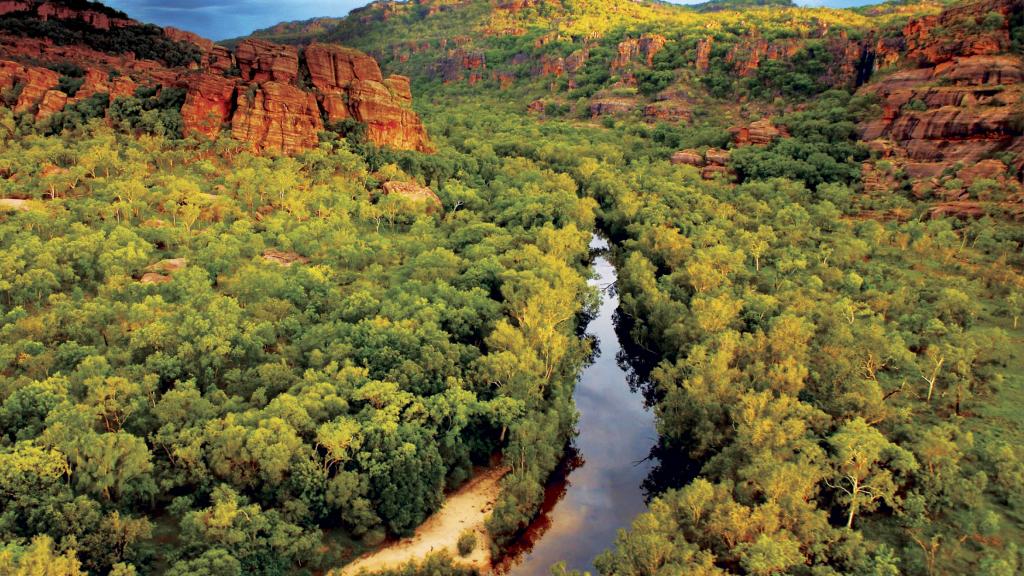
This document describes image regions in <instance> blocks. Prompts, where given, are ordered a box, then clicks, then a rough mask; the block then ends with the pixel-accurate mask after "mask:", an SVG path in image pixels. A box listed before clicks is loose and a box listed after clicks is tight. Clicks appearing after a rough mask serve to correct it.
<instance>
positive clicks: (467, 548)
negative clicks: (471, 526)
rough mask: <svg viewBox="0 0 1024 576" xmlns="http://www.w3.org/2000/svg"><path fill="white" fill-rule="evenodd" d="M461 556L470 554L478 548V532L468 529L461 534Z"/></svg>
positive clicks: (459, 545) (459, 546)
mask: <svg viewBox="0 0 1024 576" xmlns="http://www.w3.org/2000/svg"><path fill="white" fill-rule="evenodd" d="M458 548H459V556H469V555H470V554H472V553H473V550H476V532H474V531H473V530H466V531H465V532H463V533H462V535H461V536H459V543H458Z"/></svg>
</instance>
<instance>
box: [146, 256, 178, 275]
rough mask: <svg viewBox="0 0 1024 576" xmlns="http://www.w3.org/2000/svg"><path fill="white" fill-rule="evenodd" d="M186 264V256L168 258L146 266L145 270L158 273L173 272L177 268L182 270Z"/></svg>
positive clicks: (176, 270)
mask: <svg viewBox="0 0 1024 576" xmlns="http://www.w3.org/2000/svg"><path fill="white" fill-rule="evenodd" d="M186 266H188V259H186V258H168V259H166V260H161V261H159V262H155V263H153V264H150V265H149V266H146V270H145V271H146V272H155V273H159V274H173V273H174V272H178V271H179V270H184V269H185V267H186Z"/></svg>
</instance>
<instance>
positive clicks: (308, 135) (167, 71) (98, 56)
mask: <svg viewBox="0 0 1024 576" xmlns="http://www.w3.org/2000/svg"><path fill="white" fill-rule="evenodd" d="M4 14H18V15H19V16H21V17H28V18H38V19H51V18H55V19H59V20H77V21H79V22H84V23H86V24H88V25H90V26H94V27H96V28H97V29H98V30H109V29H110V27H114V26H122V25H124V26H127V25H138V23H136V22H134V21H131V20H127V19H121V18H118V17H117V16H116V13H115V12H114V11H110V12H109V13H106V12H102V11H95V10H72V9H70V8H68V7H67V6H64V5H63V4H61V3H59V2H55V3H50V2H42V3H40V2H31V1H27V0H25V1H22V0H8V1H0V15H4ZM76 25H80V24H76ZM163 34H164V36H165V37H166V38H168V39H170V40H172V41H174V42H180V43H186V45H192V46H194V47H195V48H197V49H198V54H199V57H198V58H197V60H198V62H192V61H190V63H189V64H188V65H187V66H183V67H179V68H170V67H168V66H166V65H164V64H161V63H158V62H154V61H149V60H137V59H136V58H135V56H134V55H133V54H131V53H125V54H106V53H101V52H97V51H96V50H93V49H90V48H88V47H85V46H77V45H70V46H59V45H56V44H54V43H52V42H46V41H45V40H40V39H31V38H17V37H7V36H3V35H2V33H0V45H2V46H3V47H4V53H5V55H7V57H8V58H11V60H0V90H3V91H4V92H5V94H6V95H7V98H6V99H7V100H9V101H10V100H11V99H12V98H13V102H12V104H11V107H12V108H13V109H14V110H15V112H19V113H22V112H24V113H28V114H31V115H33V116H34V117H35V118H36V119H37V120H44V119H46V118H47V117H48V116H50V115H52V114H54V113H55V112H58V111H60V110H62V109H63V108H64V107H65V106H67V105H71V104H74V103H76V102H79V101H82V100H84V99H86V98H89V97H92V96H94V95H96V94H108V95H109V98H110V99H111V100H113V99H114V98H118V97H121V96H132V95H133V94H134V93H135V90H136V89H137V88H138V87H139V86H154V87H160V86H163V87H167V86H177V87H181V88H183V89H185V91H186V97H185V103H184V105H183V106H182V108H181V114H182V119H183V122H184V131H185V135H186V136H188V135H201V136H204V137H208V138H215V137H217V136H218V135H219V134H220V133H221V132H222V131H224V130H227V131H228V132H229V134H230V136H231V137H232V138H234V139H236V140H240V141H243V142H248V143H250V144H251V145H252V146H253V148H254V149H255V150H258V151H267V150H273V151H278V152H283V153H294V152H298V151H301V150H303V149H308V148H312V147H315V146H316V145H317V144H318V141H319V139H318V133H319V132H320V131H322V130H323V129H324V120H325V119H326V120H327V121H337V120H344V119H348V118H351V119H354V120H356V121H358V122H361V123H363V124H365V125H366V126H367V130H366V134H367V138H368V139H369V140H370V141H371V142H373V143H374V144H377V145H379V146H390V147H394V148H399V149H407V150H418V151H424V152H428V151H431V147H430V143H429V140H428V138H427V134H426V130H425V129H424V127H423V124H422V122H421V121H420V119H419V117H418V116H417V114H416V113H415V112H414V111H413V110H412V107H411V106H412V94H411V90H410V88H409V80H408V79H407V78H405V77H401V76H392V77H390V78H387V79H385V78H384V77H383V75H382V74H381V71H380V66H379V65H378V64H377V61H376V60H374V59H373V58H372V57H370V56H368V55H366V54H364V53H362V52H359V51H358V50H353V49H349V48H344V47H342V46H338V45H330V44H313V45H311V46H309V47H308V48H306V49H305V50H304V51H302V52H300V51H299V50H298V49H297V48H295V47H294V46H285V45H280V44H274V43H271V42H267V41H264V40H257V39H250V40H246V41H244V42H241V43H240V44H239V45H238V47H237V49H236V50H235V51H234V52H232V51H230V50H228V49H227V48H225V47H223V46H218V45H216V44H214V43H213V42H212V41H210V40H207V39H205V38H202V37H200V36H197V35H195V34H192V33H191V32H186V31H183V30H178V29H176V28H167V29H164V30H163ZM8 47H9V48H10V49H7V48H8ZM15 59H19V60H23V61H24V62H31V63H32V64H23V63H21V62H18V61H15ZM58 63H73V64H76V65H78V66H80V67H82V68H83V69H84V74H83V76H82V84H81V87H80V88H79V89H78V91H77V92H76V93H75V95H74V97H69V96H68V95H67V94H65V93H64V92H61V91H59V90H57V85H58V82H59V81H60V74H59V73H57V72H55V71H54V70H51V69H49V68H47V67H46V66H45V65H47V64H49V65H54V64H58ZM38 64H43V65H38ZM310 84H311V86H310Z"/></svg>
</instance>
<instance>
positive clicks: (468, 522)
mask: <svg viewBox="0 0 1024 576" xmlns="http://www.w3.org/2000/svg"><path fill="white" fill-rule="evenodd" d="M507 473H508V468H507V467H505V466H496V467H493V468H487V469H485V470H484V471H482V472H480V473H478V474H477V475H476V476H474V477H473V478H472V479H471V480H469V481H468V482H467V483H466V484H465V485H464V486H462V487H461V488H459V489H458V490H456V491H455V492H452V493H451V494H449V495H448V496H447V498H445V501H444V504H443V505H442V506H441V509H440V510H438V511H437V512H435V513H434V515H432V516H431V517H430V518H428V519H427V521H426V522H424V523H423V524H422V525H421V526H420V527H419V528H417V529H416V533H415V534H413V535H412V536H411V537H409V538H403V539H401V540H396V541H394V542H389V543H386V544H384V545H383V546H381V547H380V548H377V549H375V550H372V551H370V552H367V553H366V554H363V555H362V556H360V557H359V558H356V559H355V560H354V561H353V562H352V563H351V564H348V565H346V566H345V567H344V568H341V569H340V570H335V571H332V572H331V573H330V574H331V576H355V575H357V574H359V573H360V572H361V571H366V572H374V571H378V570H384V569H388V568H398V567H400V566H403V565H404V564H407V563H408V562H409V561H412V560H422V559H424V558H426V557H427V556H430V555H431V554H435V553H438V552H441V551H444V550H446V551H448V553H449V554H451V556H452V557H453V558H456V559H457V561H458V562H459V563H460V564H463V565H466V566H470V567H473V568H476V569H478V570H479V571H480V572H488V571H489V570H490V569H491V562H492V558H491V539H490V536H489V535H488V534H487V527H486V525H485V522H486V521H487V519H488V518H490V516H491V512H492V511H493V510H494V504H495V502H497V500H498V494H499V492H500V488H499V483H500V481H501V479H502V478H503V477H504V476H505V474H507ZM467 530H472V531H473V532H475V533H476V548H475V549H474V550H473V552H472V553H471V554H469V555H467V556H460V555H459V552H458V541H459V536H461V535H462V534H463V533H464V532H466V531H467Z"/></svg>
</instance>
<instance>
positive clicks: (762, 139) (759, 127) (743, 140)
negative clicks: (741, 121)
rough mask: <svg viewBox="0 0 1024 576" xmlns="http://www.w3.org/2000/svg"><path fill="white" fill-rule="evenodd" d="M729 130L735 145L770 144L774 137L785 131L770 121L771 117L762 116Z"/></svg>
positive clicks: (781, 134)
mask: <svg viewBox="0 0 1024 576" xmlns="http://www.w3.org/2000/svg"><path fill="white" fill-rule="evenodd" d="M729 131H730V132H732V134H733V142H734V143H735V144H736V145H737V146H745V145H748V144H750V145H754V146H765V145H767V144H771V143H772V142H773V141H774V140H775V139H776V138H779V137H781V136H785V133H784V132H783V131H782V130H779V128H777V127H776V126H775V124H773V123H772V120H771V118H762V119H761V120H757V121H756V122H751V123H750V125H749V126H738V127H733V128H730V129H729Z"/></svg>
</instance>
